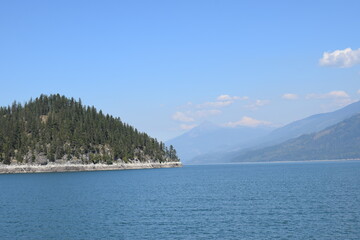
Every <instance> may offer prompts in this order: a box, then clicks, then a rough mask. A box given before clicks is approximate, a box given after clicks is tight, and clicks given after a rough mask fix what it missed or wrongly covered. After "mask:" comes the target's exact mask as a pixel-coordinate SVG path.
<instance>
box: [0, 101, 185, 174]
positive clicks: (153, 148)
mask: <svg viewBox="0 0 360 240" xmlns="http://www.w3.org/2000/svg"><path fill="white" fill-rule="evenodd" d="M179 166H181V162H180V160H179V158H178V157H177V154H176V150H175V149H174V148H173V146H169V147H166V146H165V144H164V143H162V142H159V141H157V140H156V139H155V138H151V137H150V136H148V135H147V134H146V133H142V132H139V131H138V130H137V129H136V128H134V127H132V126H130V125H128V124H126V123H123V122H122V121H121V120H120V118H115V117H113V116H110V115H108V114H103V113H102V111H101V110H100V111H98V110H96V108H95V107H93V106H92V107H90V106H84V105H83V104H82V102H81V99H79V100H75V99H74V98H66V97H65V96H61V95H59V94H56V95H49V96H47V95H41V96H40V97H38V98H36V99H35V100H32V99H31V100H30V101H28V102H26V103H25V104H21V103H17V102H14V103H13V104H12V105H11V106H7V107H0V173H16V172H56V171H93V170H114V169H134V168H157V167H159V168H160V167H179Z"/></svg>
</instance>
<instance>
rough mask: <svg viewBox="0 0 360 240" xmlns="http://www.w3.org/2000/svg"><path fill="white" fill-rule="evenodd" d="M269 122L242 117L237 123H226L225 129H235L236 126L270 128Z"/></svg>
mask: <svg viewBox="0 0 360 240" xmlns="http://www.w3.org/2000/svg"><path fill="white" fill-rule="evenodd" d="M270 125H272V123H271V122H267V121H262V120H257V119H254V118H251V117H247V116H245V117H243V118H242V119H240V120H239V121H237V122H228V123H226V124H225V126H227V127H237V126H245V127H258V126H270Z"/></svg>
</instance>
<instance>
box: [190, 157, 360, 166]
mask: <svg viewBox="0 0 360 240" xmlns="http://www.w3.org/2000/svg"><path fill="white" fill-rule="evenodd" d="M356 161H360V158H349V159H328V160H299V161H263V162H224V163H205V164H185V165H187V166H201V165H224V164H225V165H232V164H267V163H310V162H356Z"/></svg>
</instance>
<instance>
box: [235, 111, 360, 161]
mask: <svg viewBox="0 0 360 240" xmlns="http://www.w3.org/2000/svg"><path fill="white" fill-rule="evenodd" d="M353 158H360V114H357V115H355V116H353V117H351V118H348V119H346V120H344V121H341V122H340V123H338V124H335V125H333V126H330V127H328V128H326V129H324V130H322V131H319V132H316V133H313V134H306V135H302V136H300V137H298V138H295V139H291V140H288V141H286V142H284V143H282V144H278V145H275V146H272V147H267V148H263V149H259V150H253V151H248V152H243V153H241V154H239V155H237V156H236V157H235V158H234V159H233V162H249V161H250V162H252V161H254V162H260V161H299V160H330V159H353Z"/></svg>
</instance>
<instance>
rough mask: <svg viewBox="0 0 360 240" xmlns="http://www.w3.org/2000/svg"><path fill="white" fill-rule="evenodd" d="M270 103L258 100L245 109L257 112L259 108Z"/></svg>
mask: <svg viewBox="0 0 360 240" xmlns="http://www.w3.org/2000/svg"><path fill="white" fill-rule="evenodd" d="M269 103H270V101H269V100H260V99H258V100H256V101H255V102H253V103H252V104H249V105H246V106H245V107H247V108H249V109H251V110H257V109H258V108H259V107H262V106H265V105H268V104H269Z"/></svg>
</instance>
